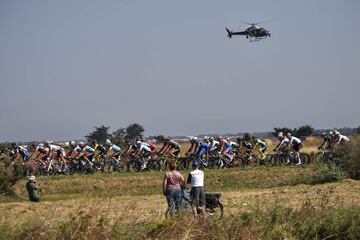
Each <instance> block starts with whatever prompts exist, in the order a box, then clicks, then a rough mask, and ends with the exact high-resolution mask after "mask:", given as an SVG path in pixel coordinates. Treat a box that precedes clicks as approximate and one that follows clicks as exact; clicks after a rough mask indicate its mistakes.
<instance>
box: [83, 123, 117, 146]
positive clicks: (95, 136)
mask: <svg viewBox="0 0 360 240" xmlns="http://www.w3.org/2000/svg"><path fill="white" fill-rule="evenodd" d="M109 128H110V127H105V126H104V125H101V126H100V127H95V131H93V132H91V133H90V134H89V135H87V136H85V137H86V139H87V140H96V141H97V142H98V143H105V141H106V139H107V138H111V135H110V134H109V132H108V131H109Z"/></svg>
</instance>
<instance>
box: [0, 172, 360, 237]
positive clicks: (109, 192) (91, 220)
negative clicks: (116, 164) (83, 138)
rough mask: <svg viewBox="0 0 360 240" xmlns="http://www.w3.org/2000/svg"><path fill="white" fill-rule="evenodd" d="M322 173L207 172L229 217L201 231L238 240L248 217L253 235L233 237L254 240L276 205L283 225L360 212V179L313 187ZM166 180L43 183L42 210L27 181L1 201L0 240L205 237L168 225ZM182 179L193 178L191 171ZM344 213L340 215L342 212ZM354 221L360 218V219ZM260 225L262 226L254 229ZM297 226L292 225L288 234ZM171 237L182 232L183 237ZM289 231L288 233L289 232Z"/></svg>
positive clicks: (126, 177)
mask: <svg viewBox="0 0 360 240" xmlns="http://www.w3.org/2000/svg"><path fill="white" fill-rule="evenodd" d="M320 173H321V168H319V167H318V166H311V165H310V166H307V167H281V168H262V167H258V168H254V169H226V170H206V179H205V185H206V190H207V191H209V192H221V193H222V201H223V203H224V205H225V217H224V219H223V220H221V222H216V223H215V222H208V224H206V225H201V227H200V229H202V231H205V232H212V234H215V235H216V234H217V233H218V232H221V231H225V230H226V232H224V234H225V235H224V236H226V237H224V238H226V239H231V237H229V236H228V235H226V234H228V231H230V232H231V231H235V230H234V229H233V228H234V227H235V226H234V224H235V223H236V221H240V222H243V221H244V220H243V217H244V216H247V217H246V218H249V219H248V220H247V221H250V222H249V224H250V225H251V226H252V227H251V229H248V230H246V231H245V230H244V229H247V227H246V228H242V227H240V225H241V224H240V225H239V226H237V228H238V230H237V231H236V234H241V235H236V234H235V233H234V234H235V235H234V236H238V237H239V238H240V237H243V238H244V237H246V236H247V237H246V238H248V239H251V238H258V237H260V236H259V235H256V234H255V233H263V234H265V232H264V231H263V230H262V227H265V226H262V224H264V222H261V224H260V223H256V221H257V220H256V219H258V217H259V216H264V218H265V219H267V218H269V216H270V215H269V214H270V213H271V214H273V213H272V212H271V211H274V207H276V208H275V209H277V210H276V211H279V213H276V214H278V215H279V218H277V219H282V218H283V217H285V218H286V211H288V212H289V213H288V214H293V215H294V218H295V217H297V216H298V217H301V216H302V215H303V214H304V212H303V211H304V206H307V205H309V204H310V205H311V206H312V207H313V208H314V209H313V210H312V211H311V212H307V214H314V213H315V212H316V211H321V212H322V213H323V214H325V213H326V214H330V213H334V214H335V213H336V214H342V213H343V211H345V210H346V209H350V210H351V212H354V211H355V210H357V209H358V206H360V182H359V181H354V180H349V179H344V180H341V181H338V182H334V183H327V184H314V183H315V182H314V179H316V177H317V176H318V175H319V174H320ZM163 174H164V173H161V172H149V173H125V174H120V173H118V174H95V175H89V176H82V175H75V176H72V177H67V176H57V177H52V178H45V177H40V178H39V179H38V184H39V186H40V187H41V197H42V198H43V199H44V201H43V202H42V203H37V204H34V203H29V202H28V201H27V195H26V192H25V187H24V185H25V180H23V181H20V182H19V183H18V184H17V185H16V186H15V192H16V195H17V197H15V198H14V197H11V198H10V197H1V198H0V212H1V217H0V239H1V238H3V239H71V238H73V239H99V238H102V239H105V238H123V239H133V238H136V239H148V238H153V239H164V238H178V239H192V238H194V239H197V238H199V236H202V235H201V232H200V233H199V229H197V228H195V227H194V226H195V225H194V224H195V223H194V222H192V221H191V219H182V218H181V219H176V220H165V219H164V213H165V210H166V201H165V198H164V197H163V196H162V195H161V181H162V177H163ZM183 174H184V175H185V176H186V175H187V172H183ZM340 207H341V209H340V210H341V212H340V213H338V211H340V210H339V208H340ZM286 209H287V210H286ZM319 209H320V210H319ZM324 209H325V210H324ZM326 209H327V210H326ZM334 209H335V210H334ZM344 209H345V210H344ZM305 210H306V209H305ZM283 211H285V212H283ZM306 211H308V210H306ZM355 212H356V211H355ZM244 214H245V215H244ZM296 214H298V215H296ZM299 214H300V215H299ZM319 214H320V213H319ZM256 216H258V217H256ZM280 216H281V218H280ZM326 216H327V215H326ZM346 216H347V215H346ZM355 217H358V218H359V219H360V215H355ZM314 218H316V216H314ZM351 218H352V219H353V217H351ZM311 219H313V218H311ZM324 219H325V218H324ZM234 221H235V222H234ZM274 221H275V220H274ZM276 221H280V220H276ZM281 221H282V220H281ZM299 221H301V219H299ZM265 222H266V221H265ZM294 222H295V220H294ZM236 224H237V223H236ZM253 224H255V225H258V226H257V227H256V228H254V226H253ZM277 224H280V223H277ZM287 224H289V223H287ZM250 225H249V226H250ZM280 225H281V224H280ZM184 226H187V227H186V228H185V227H184ZM292 227H293V226H288V228H289V229H291V228H292ZM208 228H210V229H208ZM217 228H221V229H222V230H221V229H217ZM257 228H258V229H257ZM224 229H225V230H224ZM254 229H257V230H256V231H254ZM271 229H272V228H271ZM289 229H288V230H289ZM275 230H276V229H275ZM275 230H271V231H270V233H272V231H275ZM168 231H175V232H176V235H175V236H173V235H171V233H169V232H168ZM244 231H245V232H244ZM247 231H248V232H247ZM276 231H277V230H276ZM187 232H188V233H187ZM270 233H269V232H268V231H266V234H267V235H263V236H262V237H260V238H268V237H269V236H270V235H269V234H270ZM283 233H284V234H285V233H286V234H289V233H288V232H287V231H285V230H283ZM355 233H356V231H355ZM169 234H170V235H169ZM198 234H200V235H198ZM246 234H248V235H246ZM274 234H275V233H274ZM215 235H214V236H215ZM292 236H295V235H292ZM238 237H234V238H233V239H238ZM216 238H222V237H221V236H220V237H216ZM216 238H214V239H216ZM290 238H291V237H290ZM199 239H200V238H199Z"/></svg>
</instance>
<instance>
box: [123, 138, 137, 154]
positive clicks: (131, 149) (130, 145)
mask: <svg viewBox="0 0 360 240" xmlns="http://www.w3.org/2000/svg"><path fill="white" fill-rule="evenodd" d="M125 143H126V145H127V147H126V149H125V151H124V153H123V155H124V156H128V155H130V154H133V153H134V152H136V149H137V146H136V144H133V143H132V142H131V141H130V140H128V139H126V140H125Z"/></svg>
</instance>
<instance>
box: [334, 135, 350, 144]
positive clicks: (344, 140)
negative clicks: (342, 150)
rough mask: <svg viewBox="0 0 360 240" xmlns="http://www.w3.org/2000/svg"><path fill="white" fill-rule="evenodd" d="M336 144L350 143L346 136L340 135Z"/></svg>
mask: <svg viewBox="0 0 360 240" xmlns="http://www.w3.org/2000/svg"><path fill="white" fill-rule="evenodd" d="M336 142H339V143H346V142H350V139H349V138H348V137H347V136H344V135H340V136H339V137H338V139H337V141H336Z"/></svg>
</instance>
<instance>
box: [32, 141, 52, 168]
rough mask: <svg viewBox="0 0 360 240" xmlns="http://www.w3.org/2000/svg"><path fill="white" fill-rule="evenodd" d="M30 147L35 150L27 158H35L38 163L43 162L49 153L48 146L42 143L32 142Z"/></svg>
mask: <svg viewBox="0 0 360 240" xmlns="http://www.w3.org/2000/svg"><path fill="white" fill-rule="evenodd" d="M31 145H32V147H33V148H35V151H34V152H33V153H32V154H31V155H30V157H29V159H32V158H35V159H36V160H38V161H39V162H40V163H42V164H45V162H44V161H46V159H47V156H48V154H49V148H47V147H45V146H44V144H42V143H37V142H32V143H31Z"/></svg>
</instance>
